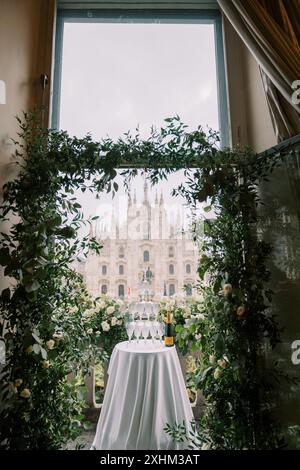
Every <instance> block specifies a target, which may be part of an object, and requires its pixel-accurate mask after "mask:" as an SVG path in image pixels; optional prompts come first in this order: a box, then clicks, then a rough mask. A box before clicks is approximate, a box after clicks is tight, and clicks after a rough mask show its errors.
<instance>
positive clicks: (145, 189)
mask: <svg viewBox="0 0 300 470" xmlns="http://www.w3.org/2000/svg"><path fill="white" fill-rule="evenodd" d="M148 202H149V201H148V182H147V179H146V177H145V181H144V203H148Z"/></svg>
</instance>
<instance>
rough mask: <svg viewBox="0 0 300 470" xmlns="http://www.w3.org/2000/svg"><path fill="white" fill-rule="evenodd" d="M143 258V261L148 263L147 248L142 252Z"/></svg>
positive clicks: (148, 254)
mask: <svg viewBox="0 0 300 470" xmlns="http://www.w3.org/2000/svg"><path fill="white" fill-rule="evenodd" d="M143 260H144V263H148V262H149V261H150V253H149V251H148V250H145V251H144V253H143Z"/></svg>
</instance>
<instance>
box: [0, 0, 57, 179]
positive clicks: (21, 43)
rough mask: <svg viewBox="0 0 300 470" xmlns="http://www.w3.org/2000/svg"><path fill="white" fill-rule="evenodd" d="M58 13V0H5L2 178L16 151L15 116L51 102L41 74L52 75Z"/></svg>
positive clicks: (0, 54) (0, 58)
mask: <svg viewBox="0 0 300 470" xmlns="http://www.w3.org/2000/svg"><path fill="white" fill-rule="evenodd" d="M54 12H55V0H46V1H45V0H1V11H0V80H2V81H3V82H4V83H5V85H6V102H5V104H0V164H1V176H2V179H3V177H4V176H5V174H6V172H7V171H8V167H7V164H9V163H10V162H11V154H12V152H13V146H12V144H11V142H10V140H9V139H10V138H14V137H15V136H16V132H17V131H18V124H17V122H16V119H15V116H16V115H20V113H21V112H22V111H28V110H29V109H32V108H33V107H34V106H40V105H42V104H45V105H48V101H49V91H48V90H49V86H48V87H46V90H45V93H44V95H43V90H42V86H41V80H40V76H41V74H47V75H48V76H49V77H50V75H51V67H52V65H51V58H52V35H53V18H54ZM45 122H46V123H47V113H46V114H45ZM1 186H2V185H1Z"/></svg>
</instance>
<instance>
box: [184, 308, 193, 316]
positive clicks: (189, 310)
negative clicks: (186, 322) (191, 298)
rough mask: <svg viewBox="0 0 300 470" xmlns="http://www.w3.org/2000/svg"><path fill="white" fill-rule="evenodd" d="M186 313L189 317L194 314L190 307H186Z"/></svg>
mask: <svg viewBox="0 0 300 470" xmlns="http://www.w3.org/2000/svg"><path fill="white" fill-rule="evenodd" d="M185 313H186V314H187V315H190V314H191V313H192V310H191V308H190V307H186V309H185Z"/></svg>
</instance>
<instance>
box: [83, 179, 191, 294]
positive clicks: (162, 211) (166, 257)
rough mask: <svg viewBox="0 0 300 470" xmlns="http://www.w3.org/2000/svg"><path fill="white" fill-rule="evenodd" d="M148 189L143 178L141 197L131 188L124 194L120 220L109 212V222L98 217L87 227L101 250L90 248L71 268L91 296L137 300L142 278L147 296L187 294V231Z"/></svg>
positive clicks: (188, 247)
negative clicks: (123, 213) (123, 216)
mask: <svg viewBox="0 0 300 470" xmlns="http://www.w3.org/2000/svg"><path fill="white" fill-rule="evenodd" d="M149 193H150V191H149V187H148V183H147V182H146V181H145V182H144V188H143V200H142V201H141V202H138V201H137V197H136V193H135V192H134V194H133V195H132V194H131V193H129V194H128V196H127V203H126V206H127V217H126V219H125V221H123V222H121V223H120V222H118V220H117V219H118V218H117V217H115V215H114V213H112V216H111V220H110V223H109V224H107V222H106V221H105V220H101V219H100V220H97V221H94V223H93V225H92V226H91V231H90V236H94V237H96V239H97V241H98V242H99V243H100V244H101V245H102V248H101V252H100V254H99V255H97V254H96V253H92V252H91V253H90V254H89V255H88V257H87V258H86V259H85V260H84V261H80V262H78V264H77V266H76V269H78V271H79V272H81V273H82V275H83V277H84V279H85V281H86V284H87V287H88V290H89V292H90V293H91V294H92V295H93V296H94V297H97V296H99V295H100V294H108V295H110V296H113V297H119V298H126V299H128V300H138V298H139V295H140V292H141V286H142V285H143V281H145V280H147V283H148V289H149V291H150V293H151V299H152V300H156V301H157V300H160V299H161V298H162V297H163V296H172V295H174V294H175V293H180V292H181V293H183V294H184V295H186V296H191V295H193V293H194V287H193V285H194V284H195V282H196V281H197V263H198V248H197V246H196V244H195V242H194V241H193V240H192V237H191V233H190V231H188V230H183V227H182V217H181V216H180V211H179V210H178V209H177V215H175V216H174V217H173V220H171V221H170V217H168V212H167V209H166V205H165V203H164V197H163V193H162V192H161V194H160V196H158V193H157V192H156V193H155V199H154V201H153V203H151V201H150V196H151V194H149Z"/></svg>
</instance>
